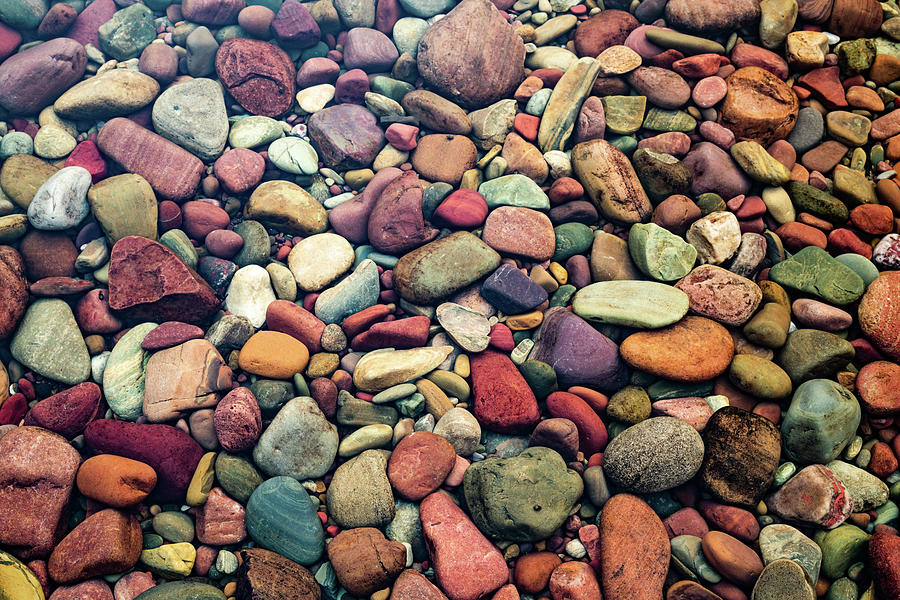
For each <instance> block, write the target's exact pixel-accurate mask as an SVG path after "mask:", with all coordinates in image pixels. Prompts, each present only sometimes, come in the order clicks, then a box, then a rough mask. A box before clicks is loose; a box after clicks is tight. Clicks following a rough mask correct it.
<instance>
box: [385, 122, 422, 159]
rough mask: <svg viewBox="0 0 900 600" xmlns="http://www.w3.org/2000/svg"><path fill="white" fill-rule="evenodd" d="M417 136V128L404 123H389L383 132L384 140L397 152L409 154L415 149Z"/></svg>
mask: <svg viewBox="0 0 900 600" xmlns="http://www.w3.org/2000/svg"><path fill="white" fill-rule="evenodd" d="M418 135H419V128H418V127H415V126H413V125H407V124H406V123H391V124H390V125H389V126H388V128H387V129H386V130H385V132H384V139H386V140H387V141H388V143H389V144H390V145H391V146H393V147H394V148H396V149H397V150H401V151H403V152H409V151H410V150H412V149H413V148H415V147H416V138H417V136H418Z"/></svg>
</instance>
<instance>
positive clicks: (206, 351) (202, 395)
mask: <svg viewBox="0 0 900 600" xmlns="http://www.w3.org/2000/svg"><path fill="white" fill-rule="evenodd" d="M282 335H283V334H282ZM145 373H146V376H145V379H144V405H143V412H144V415H145V416H146V417H147V419H148V420H149V421H150V422H151V423H161V422H164V421H171V420H173V419H177V418H179V417H183V416H186V415H187V413H189V412H190V411H192V410H196V409H198V408H209V407H211V406H215V405H216V404H217V403H218V402H219V400H220V399H221V397H222V395H223V394H224V393H226V392H227V391H229V390H231V383H232V373H231V369H229V368H228V367H227V366H226V364H225V359H223V358H222V355H221V354H219V352H218V350H216V348H215V346H213V345H212V344H210V343H209V342H208V341H206V340H190V341H187V342H185V343H183V344H181V345H178V346H175V347H174V348H166V349H165V350H160V351H159V352H156V353H155V354H153V355H152V356H151V357H150V360H148V361H147V367H146V369H145Z"/></svg>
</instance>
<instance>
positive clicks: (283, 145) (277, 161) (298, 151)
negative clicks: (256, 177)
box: [266, 137, 319, 175]
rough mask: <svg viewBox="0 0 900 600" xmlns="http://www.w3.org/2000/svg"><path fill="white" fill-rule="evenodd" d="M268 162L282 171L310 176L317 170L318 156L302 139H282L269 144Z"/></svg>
mask: <svg viewBox="0 0 900 600" xmlns="http://www.w3.org/2000/svg"><path fill="white" fill-rule="evenodd" d="M266 152H267V154H268V156H269V160H271V161H272V163H273V164H274V165H275V166H276V167H278V168H279V169H281V170H282V171H284V172H285V173H292V174H294V175H312V174H313V173H315V172H316V171H318V170H319V155H318V154H316V151H315V149H314V148H313V147H312V146H311V145H310V144H309V142H307V141H306V140H304V139H301V138H296V137H283V138H279V139H277V140H275V141H274V142H272V143H271V144H269V148H268V149H267V151H266Z"/></svg>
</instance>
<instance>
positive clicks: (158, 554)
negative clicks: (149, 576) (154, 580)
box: [141, 542, 197, 579]
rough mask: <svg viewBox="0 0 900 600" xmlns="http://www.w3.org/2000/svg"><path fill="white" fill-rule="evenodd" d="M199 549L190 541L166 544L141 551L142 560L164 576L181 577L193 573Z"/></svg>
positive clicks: (152, 569) (169, 577) (170, 577)
mask: <svg viewBox="0 0 900 600" xmlns="http://www.w3.org/2000/svg"><path fill="white" fill-rule="evenodd" d="M196 558H197V549H196V548H194V546H192V545H191V544H190V542H178V543H177V544H166V545H164V546H159V547H158V548H151V549H149V550H144V551H142V552H141V562H142V563H144V564H145V565H147V567H148V568H149V569H150V570H151V571H153V572H154V573H156V574H157V575H160V576H162V577H166V578H168V579H180V578H182V577H187V576H188V575H190V574H191V569H193V568H194V560H195V559H196Z"/></svg>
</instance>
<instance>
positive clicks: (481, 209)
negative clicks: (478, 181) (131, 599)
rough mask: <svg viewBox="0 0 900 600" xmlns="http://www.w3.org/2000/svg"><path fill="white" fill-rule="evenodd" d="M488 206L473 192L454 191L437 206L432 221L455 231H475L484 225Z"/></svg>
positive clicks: (464, 190) (482, 197)
mask: <svg viewBox="0 0 900 600" xmlns="http://www.w3.org/2000/svg"><path fill="white" fill-rule="evenodd" d="M487 215H488V205H487V202H486V201H485V199H484V196H482V195H481V194H479V193H478V192H476V191H475V190H467V189H461V190H456V191H455V192H453V193H451V194H450V195H449V196H447V197H446V198H444V200H443V201H442V202H441V203H440V204H439V205H438V207H437V209H435V211H434V215H433V216H432V220H433V221H434V222H435V223H439V224H441V225H445V226H447V227H453V228H455V229H475V228H476V227H479V226H481V225H482V224H483V223H484V220H485V219H486V218H487Z"/></svg>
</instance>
